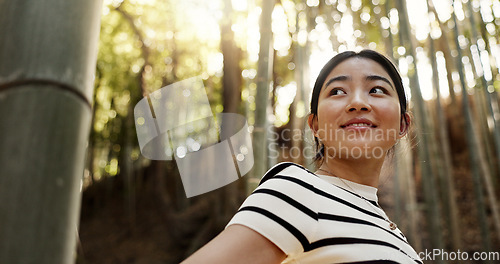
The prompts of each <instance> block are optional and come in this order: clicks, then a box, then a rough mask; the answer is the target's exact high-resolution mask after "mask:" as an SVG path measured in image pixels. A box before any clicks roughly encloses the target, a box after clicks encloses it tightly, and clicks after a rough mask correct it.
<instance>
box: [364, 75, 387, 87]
mask: <svg viewBox="0 0 500 264" xmlns="http://www.w3.org/2000/svg"><path fill="white" fill-rule="evenodd" d="M366 80H367V81H379V80H380V81H383V82H386V83H387V84H389V85H390V86H391V88H392V89H394V86H392V84H391V82H390V81H389V79H387V78H385V77H383V76H380V75H368V76H366Z"/></svg>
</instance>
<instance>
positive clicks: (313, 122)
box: [307, 114, 318, 137]
mask: <svg viewBox="0 0 500 264" xmlns="http://www.w3.org/2000/svg"><path fill="white" fill-rule="evenodd" d="M307 124H308V125H309V128H310V129H311V131H312V133H313V135H314V136H315V137H317V136H318V117H317V116H316V115H315V114H309V117H308V118H307Z"/></svg>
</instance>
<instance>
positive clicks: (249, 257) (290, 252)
mask: <svg viewBox="0 0 500 264" xmlns="http://www.w3.org/2000/svg"><path fill="white" fill-rule="evenodd" d="M406 107H407V101H406V97H405V93H404V89H403V84H402V80H401V76H400V75H399V73H398V71H397V69H396V68H395V67H394V65H393V64H392V63H391V62H390V61H389V60H388V59H387V58H386V57H384V56H383V55H381V54H379V53H377V52H375V51H371V50H363V51H361V52H359V53H356V52H351V51H349V52H343V53H340V54H338V55H337V56H335V57H333V58H332V59H331V60H330V61H329V62H328V63H327V64H326V65H325V66H324V67H323V69H322V70H321V72H320V74H319V76H318V78H317V79H316V83H315V85H314V89H313V93H312V99H311V113H310V115H309V118H308V124H309V127H310V128H311V130H312V131H313V134H314V137H315V142H316V147H317V150H318V152H317V155H316V161H317V162H318V165H319V167H318V169H317V171H316V173H313V172H310V171H308V170H306V169H304V168H303V167H301V166H299V165H296V164H293V163H281V164H278V165H276V166H274V167H273V168H271V169H270V170H269V171H268V172H267V173H266V175H265V176H264V177H263V179H262V180H261V184H260V185H259V187H258V188H257V189H256V190H255V191H254V192H253V193H252V194H251V195H250V196H249V197H248V198H247V199H246V200H245V202H244V203H243V205H242V206H241V208H240V209H239V211H238V213H236V215H235V216H234V217H233V219H232V220H231V221H230V222H229V224H228V226H227V228H226V229H225V230H224V231H223V232H222V233H221V234H220V235H219V236H217V237H216V238H215V239H214V240H212V241H211V242H210V243H208V244H207V245H206V246H204V247H203V248H202V249H200V250H199V251H198V252H196V253H195V254H194V255H193V256H191V257H190V258H188V259H187V260H186V261H185V262H184V263H252V264H255V263H314V264H321V263H422V261H421V260H420V258H419V257H418V255H417V253H416V252H415V251H414V250H413V248H412V247H411V246H410V245H409V244H408V242H407V240H406V238H405V236H404V235H403V234H402V233H401V231H400V230H399V229H398V228H397V226H396V225H395V223H393V222H392V221H391V220H390V219H389V218H388V217H387V215H386V214H385V212H384V211H383V210H382V208H380V206H379V205H378V202H377V186H378V182H379V176H380V172H381V168H382V165H383V163H384V160H385V159H386V158H387V156H390V155H391V153H392V151H393V148H394V145H395V144H396V143H397V141H398V140H399V139H400V138H402V137H403V136H405V135H406V133H407V131H408V127H409V125H410V116H409V114H408V113H407V108H406Z"/></svg>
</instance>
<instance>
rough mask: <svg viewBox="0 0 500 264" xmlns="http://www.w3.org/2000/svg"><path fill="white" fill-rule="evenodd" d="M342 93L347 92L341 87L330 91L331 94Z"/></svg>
mask: <svg viewBox="0 0 500 264" xmlns="http://www.w3.org/2000/svg"><path fill="white" fill-rule="evenodd" d="M341 94H346V93H345V92H344V90H342V89H340V88H333V89H332V90H331V91H330V95H341Z"/></svg>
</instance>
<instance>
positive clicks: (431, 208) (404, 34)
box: [396, 0, 443, 248]
mask: <svg viewBox="0 0 500 264" xmlns="http://www.w3.org/2000/svg"><path fill="white" fill-rule="evenodd" d="M396 3H397V6H398V10H399V12H398V13H399V23H400V31H401V32H400V41H401V43H405V42H406V43H408V44H407V47H408V49H407V50H408V52H409V54H410V56H412V57H413V60H414V62H413V65H414V74H413V75H412V76H410V81H411V84H412V99H413V100H414V102H415V106H414V107H415V112H416V118H415V120H416V123H417V126H418V127H419V128H420V129H419V131H418V136H419V139H420V140H421V144H419V151H418V153H419V159H420V161H421V168H422V179H423V187H424V192H425V199H426V209H427V210H426V211H427V214H428V218H429V225H430V230H429V234H430V236H431V244H432V248H443V242H442V241H443V240H442V234H441V227H440V221H441V214H440V209H439V207H438V205H439V202H438V197H437V191H436V189H435V184H434V178H435V177H434V176H433V173H432V167H431V162H432V160H431V159H430V150H429V148H428V147H429V144H431V139H430V137H429V134H428V131H429V125H428V124H427V122H426V120H425V119H424V117H425V116H427V115H426V113H425V108H424V102H423V98H422V93H421V90H420V85H419V82H418V71H417V68H416V63H415V60H416V55H415V49H414V44H413V41H414V40H413V38H412V37H411V36H410V34H409V32H410V25H409V22H408V13H407V12H408V10H407V8H406V2H405V1H404V0H398V1H397V2H396ZM404 40H406V41H405V42H403V41H404Z"/></svg>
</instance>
